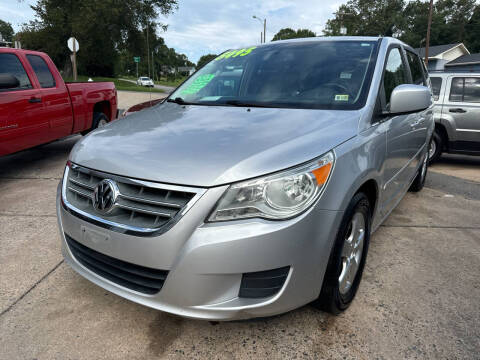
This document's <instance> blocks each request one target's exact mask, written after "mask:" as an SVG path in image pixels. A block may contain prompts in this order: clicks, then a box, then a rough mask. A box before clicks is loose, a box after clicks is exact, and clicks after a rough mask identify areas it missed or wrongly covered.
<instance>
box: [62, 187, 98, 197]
mask: <svg viewBox="0 0 480 360" xmlns="http://www.w3.org/2000/svg"><path fill="white" fill-rule="evenodd" d="M67 189H68V190H70V191H72V192H74V193H75V194H78V195H80V196H83V197H86V198H88V199H90V200H92V195H91V194H87V193H84V192H83V191H80V190H77V189H75V188H73V187H71V186H67Z"/></svg>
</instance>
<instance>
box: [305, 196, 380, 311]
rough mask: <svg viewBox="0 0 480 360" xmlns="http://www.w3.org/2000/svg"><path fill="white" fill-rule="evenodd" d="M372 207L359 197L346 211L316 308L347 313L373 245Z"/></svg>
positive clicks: (353, 200)
mask: <svg viewBox="0 0 480 360" xmlns="http://www.w3.org/2000/svg"><path fill="white" fill-rule="evenodd" d="M370 223H371V213H370V204H369V201H368V198H367V196H366V195H365V194H364V193H357V194H356V195H355V196H354V197H353V199H352V200H351V201H350V204H349V205H348V207H347V210H346V211H345V214H344V216H343V219H342V223H341V225H340V229H339V231H338V234H337V238H336V240H335V244H334V246H333V250H332V253H331V254H330V259H329V261H328V266H327V271H326V273H325V277H324V280H323V285H322V290H321V292H320V296H319V297H318V299H317V300H316V301H315V302H314V305H315V306H316V307H318V308H320V309H321V310H324V311H327V312H330V313H332V314H339V313H341V312H342V311H344V310H346V309H347V308H348V307H349V306H350V304H351V302H352V301H353V299H354V297H355V294H356V293H357V290H358V286H359V285H360V281H361V279H362V274H363V268H364V267H365V261H366V258H367V252H368V244H369V242H370Z"/></svg>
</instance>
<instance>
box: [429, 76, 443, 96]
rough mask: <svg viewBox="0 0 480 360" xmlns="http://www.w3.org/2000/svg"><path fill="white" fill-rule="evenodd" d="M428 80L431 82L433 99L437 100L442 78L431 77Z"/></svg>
mask: <svg viewBox="0 0 480 360" xmlns="http://www.w3.org/2000/svg"><path fill="white" fill-rule="evenodd" d="M430 81H431V82H432V92H433V97H434V99H435V100H438V98H439V97H440V89H441V88H442V78H441V77H431V78H430Z"/></svg>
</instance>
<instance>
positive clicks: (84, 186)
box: [70, 178, 95, 191]
mask: <svg viewBox="0 0 480 360" xmlns="http://www.w3.org/2000/svg"><path fill="white" fill-rule="evenodd" d="M70 182H72V183H74V184H75V185H78V186H81V187H83V188H86V189H89V190H92V191H93V190H95V185H90V184H85V183H82V182H81V181H78V180H76V179H74V178H71V179H70Z"/></svg>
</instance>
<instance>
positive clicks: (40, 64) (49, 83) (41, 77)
mask: <svg viewBox="0 0 480 360" xmlns="http://www.w3.org/2000/svg"><path fill="white" fill-rule="evenodd" d="M27 59H28V62H29V63H30V65H31V66H32V68H33V71H34V72H35V75H37V79H38V82H39V83H40V86H41V87H42V88H52V87H55V79H54V78H53V75H52V73H51V71H50V69H49V68H48V65H47V63H46V62H45V60H43V59H42V58H41V57H40V56H38V55H27Z"/></svg>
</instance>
